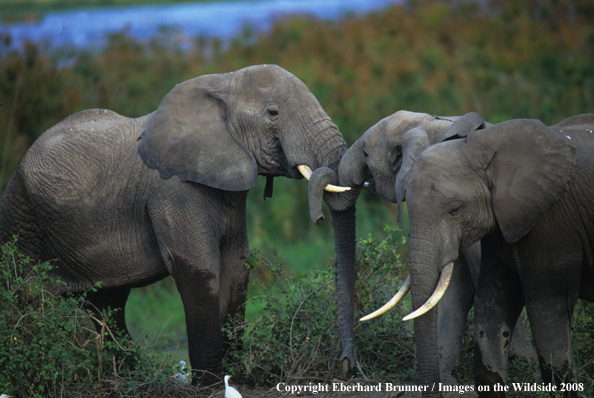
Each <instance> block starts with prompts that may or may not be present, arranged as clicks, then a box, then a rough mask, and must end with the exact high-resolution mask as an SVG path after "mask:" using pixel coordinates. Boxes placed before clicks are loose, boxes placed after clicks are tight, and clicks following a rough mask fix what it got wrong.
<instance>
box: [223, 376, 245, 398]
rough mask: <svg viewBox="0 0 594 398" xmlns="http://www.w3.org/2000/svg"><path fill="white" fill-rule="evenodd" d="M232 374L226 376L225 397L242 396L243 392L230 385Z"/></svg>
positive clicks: (239, 397)
mask: <svg viewBox="0 0 594 398" xmlns="http://www.w3.org/2000/svg"><path fill="white" fill-rule="evenodd" d="M230 378H231V376H229V375H227V376H225V398H241V394H240V393H239V391H237V390H236V389H235V388H233V387H229V379H230Z"/></svg>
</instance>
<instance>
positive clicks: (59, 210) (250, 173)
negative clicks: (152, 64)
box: [0, 65, 346, 384]
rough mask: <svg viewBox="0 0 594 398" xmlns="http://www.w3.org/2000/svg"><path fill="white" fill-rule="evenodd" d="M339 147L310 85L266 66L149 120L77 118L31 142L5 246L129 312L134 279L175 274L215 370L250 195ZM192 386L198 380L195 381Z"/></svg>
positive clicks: (237, 300) (238, 273) (184, 92)
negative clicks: (263, 181)
mask: <svg viewBox="0 0 594 398" xmlns="http://www.w3.org/2000/svg"><path fill="white" fill-rule="evenodd" d="M345 151H346V143H345V142H344V140H343V138H342V136H341V135H340V133H339V131H338V129H337V127H336V126H335V125H334V124H332V122H331V120H330V118H329V117H328V115H327V114H326V113H325V112H324V110H323V109H322V107H321V106H320V104H319V102H318V101H317V100H316V98H315V97H314V96H313V95H312V93H311V92H310V91H309V90H308V89H307V87H306V86H305V85H304V84H303V82H301V81H300V80H299V79H297V78H296V77H295V76H294V75H292V74H291V73H289V72H287V71H286V70H284V69H282V68H280V67H278V66H274V65H260V66H253V67H249V68H245V69H241V70H238V71H236V72H232V73H225V74H216V75H206V76H200V77H197V78H194V79H191V80H188V81H186V82H183V83H181V84H178V85H177V86H176V87H175V88H174V89H173V90H171V92H170V93H169V94H168V95H167V96H166V97H165V98H164V99H163V101H162V102H161V105H160V106H159V108H158V109H157V110H156V111H155V112H153V113H151V114H150V115H147V116H144V117H140V118H138V119H129V118H126V117H123V116H120V115H118V114H116V113H114V112H111V111H108V110H102V109H101V110H87V111H83V112H79V113H76V114H74V115H72V116H70V117H68V118H66V119H65V120H64V121H62V122H60V123H59V124H57V125H56V126H54V127H52V128H51V129H49V130H48V131H47V132H45V133H44V134H43V135H42V136H41V137H40V138H39V139H38V140H37V141H36V142H35V143H34V144H33V146H32V147H31V148H30V149H29V151H28V152H27V154H26V156H25V157H24V159H23V161H22V163H21V165H20V166H19V168H18V170H17V171H16V173H15V175H14V176H13V177H12V179H11V181H10V182H9V184H8V186H7V189H6V191H5V193H4V195H3V197H2V201H1V202H0V238H1V241H2V242H5V241H7V240H9V239H10V236H11V235H12V234H18V235H19V240H18V246H19V247H20V249H21V250H22V251H23V252H24V253H25V254H27V255H29V256H30V257H31V258H32V259H35V260H39V261H45V260H52V259H58V261H57V269H56V270H55V273H56V274H57V275H59V276H60V277H61V278H62V279H63V280H64V281H66V283H67V285H68V290H69V291H71V292H83V291H85V290H87V289H89V288H91V287H92V286H93V285H94V284H95V283H96V282H98V281H101V289H100V290H99V291H98V292H97V293H94V294H92V295H90V296H89V300H90V301H91V302H92V304H94V305H95V306H96V307H97V308H98V309H99V310H102V309H105V308H107V306H110V307H111V308H114V309H118V312H117V313H116V319H115V321H116V325H117V327H118V328H119V329H120V330H121V331H123V332H124V333H127V329H126V325H125V319H124V308H125V304H126V300H127V297H128V294H129V293H130V289H131V288H132V287H139V286H145V285H148V284H151V283H154V282H156V281H158V280H160V279H162V278H164V277H166V276H167V275H171V276H172V277H173V278H174V280H175V282H176V285H177V288H178V290H179V292H180V294H181V298H182V301H183V305H184V311H185V315H186V324H187V333H188V343H189V356H190V361H191V365H192V368H194V369H198V370H201V371H206V373H205V376H204V379H203V380H202V382H203V384H211V383H212V382H215V381H217V380H218V377H217V376H220V375H221V358H222V354H223V346H224V343H223V336H222V333H221V323H222V322H224V321H226V320H227V319H228V316H229V315H231V316H234V315H239V316H241V317H243V315H244V307H243V304H244V303H245V300H246V288H247V283H248V271H247V270H246V268H245V266H244V263H245V261H246V259H247V258H248V256H249V250H248V242H247V228H246V195H247V192H248V190H249V189H251V188H253V187H254V185H255V184H256V178H257V176H258V175H263V176H268V177H273V176H286V177H289V178H301V175H300V173H299V172H298V171H297V169H296V166H297V165H301V164H304V165H307V166H309V167H310V168H312V169H316V168H318V167H322V166H324V167H330V168H332V169H336V168H337V165H338V162H339V160H340V158H341V156H342V155H343V154H344V152H345ZM193 382H194V383H196V382H198V378H195V379H194V380H193Z"/></svg>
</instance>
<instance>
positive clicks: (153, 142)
mask: <svg viewBox="0 0 594 398" xmlns="http://www.w3.org/2000/svg"><path fill="white" fill-rule="evenodd" d="M149 117H150V120H149V122H148V124H147V126H146V128H145V130H144V132H143V133H142V135H141V136H140V138H139V139H140V144H139V147H138V152H139V153H140V155H141V157H142V159H143V160H144V162H145V163H146V164H147V165H148V166H149V167H151V168H155V169H158V170H159V172H160V174H161V176H162V177H163V178H169V177H171V176H173V175H177V176H178V177H179V178H180V179H181V180H182V181H193V182H197V183H200V184H204V185H208V186H211V187H213V188H218V189H222V190H227V191H244V190H248V189H251V188H253V187H254V186H255V184H256V178H257V176H258V175H263V176H267V177H270V178H272V177H275V176H281V175H282V176H286V177H290V178H301V173H300V172H299V170H298V166H305V167H303V169H304V170H307V169H316V168H318V167H329V168H332V169H337V168H338V163H339V161H340V159H341V157H342V155H343V154H344V152H345V151H346V143H345V141H344V139H343V138H342V135H341V134H340V133H339V131H338V128H337V127H336V125H334V124H333V123H332V121H331V120H330V118H329V117H328V115H327V114H326V113H325V112H324V110H323V109H322V107H321V105H320V104H319V102H318V101H317V99H316V98H315V97H314V95H313V94H312V93H311V92H310V91H309V90H308V88H307V87H306V86H305V84H304V83H303V82H302V81H301V80H299V79H298V78H297V77H295V76H294V75H293V74H291V73H289V72H288V71H286V70H284V69H282V68H280V67H278V66H275V65H257V66H251V67H247V68H244V69H240V70H238V71H235V72H230V73H223V74H213V75H204V76H199V77H196V78H194V79H191V80H187V81H185V82H183V83H180V84H178V85H177V86H175V88H173V89H172V90H171V92H169V94H167V96H165V98H164V99H163V101H162V102H161V105H160V106H159V108H158V109H157V110H156V111H155V112H154V113H153V114H152V115H150V116H149ZM270 181H271V180H269V182H270Z"/></svg>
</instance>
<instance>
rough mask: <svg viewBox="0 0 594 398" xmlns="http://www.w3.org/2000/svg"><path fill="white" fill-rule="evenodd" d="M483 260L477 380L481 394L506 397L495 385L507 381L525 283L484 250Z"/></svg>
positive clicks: (477, 308) (476, 332)
mask: <svg viewBox="0 0 594 398" xmlns="http://www.w3.org/2000/svg"><path fill="white" fill-rule="evenodd" d="M484 247H485V245H483V248H484ZM481 263H482V266H481V272H480V275H479V281H478V286H477V291H476V296H475V303H474V315H475V316H474V319H475V326H474V338H475V350H474V362H475V364H474V365H475V382H476V384H477V386H482V387H483V388H484V390H483V392H482V393H479V396H484V397H504V396H505V392H495V388H494V386H495V385H496V384H499V385H504V384H505V383H506V381H507V375H508V356H509V349H510V341H511V337H512V332H513V329H514V326H515V324H516V320H517V319H518V316H519V315H520V313H521V311H522V308H523V306H524V299H523V293H522V292H523V291H522V284H521V281H520V278H519V276H518V275H517V274H516V273H515V272H514V271H513V270H511V269H510V268H509V267H507V266H505V265H504V264H503V263H501V262H500V261H498V260H497V259H496V258H495V256H494V255H490V253H486V252H485V251H484V250H483V256H482V261H481Z"/></svg>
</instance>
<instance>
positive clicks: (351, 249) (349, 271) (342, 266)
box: [332, 205, 357, 373]
mask: <svg viewBox="0 0 594 398" xmlns="http://www.w3.org/2000/svg"><path fill="white" fill-rule="evenodd" d="M355 226H356V218H355V206H354V205H353V206H351V207H349V208H347V209H346V210H342V211H335V210H332V228H333V229H334V244H335V250H336V306H337V309H338V322H339V327H340V335H341V341H342V349H343V352H342V355H341V356H340V361H341V362H342V364H343V373H346V372H347V371H348V370H349V369H351V368H352V367H354V365H355V342H354V318H355V302H354V300H355V255H356V244H357V242H356V233H355ZM345 359H346V360H348V363H347V362H346V361H345Z"/></svg>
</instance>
